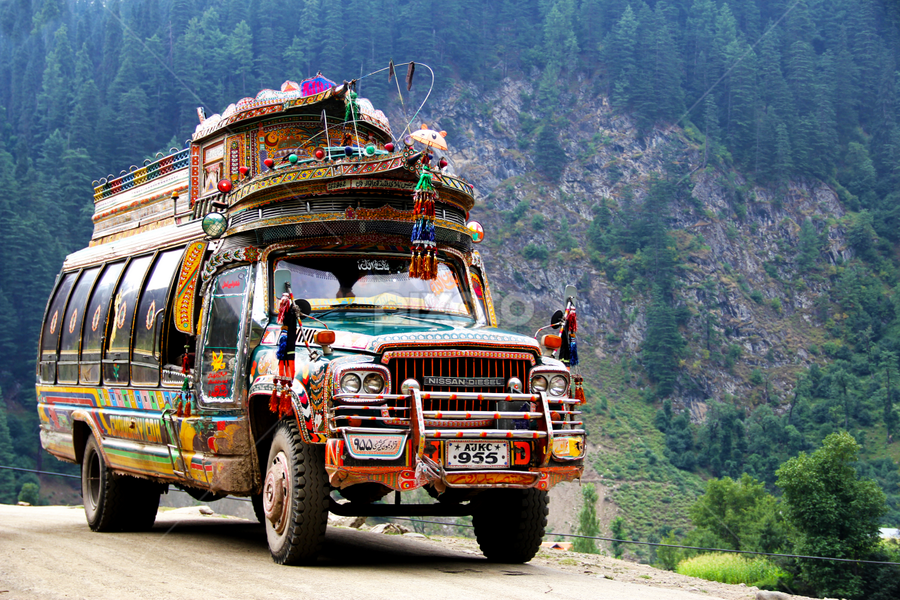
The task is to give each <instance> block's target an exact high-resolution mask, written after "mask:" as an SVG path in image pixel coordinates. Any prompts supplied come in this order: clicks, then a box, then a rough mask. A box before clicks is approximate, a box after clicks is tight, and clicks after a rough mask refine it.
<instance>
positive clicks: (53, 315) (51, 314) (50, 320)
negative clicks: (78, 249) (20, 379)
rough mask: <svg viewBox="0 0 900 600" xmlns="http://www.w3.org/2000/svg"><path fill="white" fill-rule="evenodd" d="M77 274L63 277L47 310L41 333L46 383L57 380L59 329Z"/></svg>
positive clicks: (42, 375)
mask: <svg viewBox="0 0 900 600" xmlns="http://www.w3.org/2000/svg"><path fill="white" fill-rule="evenodd" d="M77 275H78V273H67V274H66V275H65V277H63V280H62V282H61V283H60V284H59V287H57V288H56V293H55V294H54V295H53V302H51V303H50V310H48V311H47V316H46V320H45V321H44V331H43V333H42V334H41V381H43V382H44V383H55V382H56V350H57V343H58V342H59V330H60V329H62V326H63V320H64V319H65V317H64V312H65V309H66V300H68V298H69V292H70V291H71V290H72V284H73V283H74V282H75V277H76V276H77Z"/></svg>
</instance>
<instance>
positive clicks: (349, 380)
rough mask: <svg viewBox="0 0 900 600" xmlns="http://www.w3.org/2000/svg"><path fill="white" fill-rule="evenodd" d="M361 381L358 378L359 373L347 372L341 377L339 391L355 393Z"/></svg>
mask: <svg viewBox="0 0 900 600" xmlns="http://www.w3.org/2000/svg"><path fill="white" fill-rule="evenodd" d="M361 385H362V382H360V380H359V375H357V374H356V373H347V374H346V375H344V376H343V377H341V391H342V392H347V393H350V394H355V393H356V392H358V391H359V388H360V386H361Z"/></svg>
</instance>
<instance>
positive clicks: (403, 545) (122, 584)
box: [0, 505, 755, 600]
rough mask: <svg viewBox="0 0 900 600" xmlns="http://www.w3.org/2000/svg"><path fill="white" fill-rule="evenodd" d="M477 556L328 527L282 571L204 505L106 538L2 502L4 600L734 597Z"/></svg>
mask: <svg viewBox="0 0 900 600" xmlns="http://www.w3.org/2000/svg"><path fill="white" fill-rule="evenodd" d="M473 548H474V546H473V545H472V543H471V542H467V541H464V540H458V539H453V538H433V539H430V540H426V539H423V538H421V537H415V536H410V535H403V536H399V535H394V536H390V535H382V534H377V533H371V532H366V531H358V530H355V529H348V528H342V527H329V529H328V535H327V541H326V547H325V551H324V553H323V556H322V557H321V558H320V560H319V563H318V564H317V565H316V566H313V567H282V566H278V565H276V564H274V563H273V562H272V560H271V558H270V557H269V553H268V550H267V548H266V542H265V534H264V532H263V530H262V527H261V526H260V525H259V524H257V523H256V522H254V521H248V520H244V519H238V518H233V517H222V516H205V515H203V514H201V513H200V511H199V510H198V509H197V508H183V509H178V510H168V511H161V512H160V513H159V516H158V518H157V521H156V525H155V526H154V528H153V530H152V531H150V532H146V533H116V534H102V533H93V532H91V531H90V530H89V529H88V526H87V524H86V522H85V519H84V513H83V510H82V509H81V508H80V507H59V506H49V507H26V506H10V505H0V600H8V599H16V600H25V599H41V600H55V599H62V598H66V599H76V598H79V599H80V598H85V599H88V598H89V599H90V600H120V599H130V598H138V599H140V600H154V599H157V598H165V599H169V598H190V599H192V600H194V599H197V598H203V599H204V600H213V599H218V598H228V599H231V598H254V599H255V598H278V599H283V598H303V599H314V598H342V599H351V598H352V599H356V598H366V599H368V598H372V599H379V598H385V599H387V598H389V599H391V600H401V599H404V598H423V597H427V598H429V599H441V598H448V599H453V600H464V599H470V598H471V599H487V600H499V599H501V598H510V599H516V600H529V599H536V598H540V599H542V600H543V599H548V598H566V599H572V598H591V599H592V600H594V599H597V600H603V599H607V598H609V599H613V598H615V599H624V598H627V599H629V600H650V599H653V600H698V599H699V598H724V599H727V600H730V599H732V598H737V597H739V596H737V595H731V594H723V595H721V596H720V595H717V594H716V593H715V591H714V588H713V587H712V586H716V585H720V584H712V586H710V585H703V586H700V587H702V588H703V589H699V588H697V589H696V590H692V591H691V592H689V591H686V590H678V589H663V588H659V587H650V585H648V584H647V583H644V584H640V583H635V582H628V581H620V580H618V579H619V577H617V576H616V575H615V574H614V573H613V571H609V574H605V573H602V572H597V571H599V569H596V568H595V569H594V572H588V573H586V572H584V567H582V566H581V565H579V566H578V568H576V569H573V568H571V566H572V565H571V564H570V565H568V566H569V567H570V568H568V569H566V568H560V567H557V566H555V565H554V564H553V562H552V560H548V559H546V558H544V559H541V558H539V559H535V561H532V562H531V563H529V564H527V565H494V564H491V563H488V562H487V561H486V560H485V559H484V558H483V557H482V556H481V555H480V554H478V553H477V552H476V551H475V550H474V549H473ZM544 554H547V553H546V552H542V555H544ZM575 556H585V555H575ZM570 560H571V559H570ZM609 560H611V559H609ZM576 571H580V572H576ZM618 572H619V573H621V572H622V571H621V570H619V571H618ZM661 573H663V572H661ZM609 577H612V579H610V578H609ZM635 577H639V575H636V576H635ZM693 581H699V580H693ZM648 583H650V584H651V585H652V583H653V582H652V581H648ZM702 583H703V584H706V583H708V582H702ZM731 587H734V586H731ZM694 591H695V593H692V592H694ZM740 591H741V592H742V593H743V597H745V598H752V597H753V596H754V594H753V593H752V592H751V590H750V589H747V588H745V589H743V590H740ZM754 591H755V590H754Z"/></svg>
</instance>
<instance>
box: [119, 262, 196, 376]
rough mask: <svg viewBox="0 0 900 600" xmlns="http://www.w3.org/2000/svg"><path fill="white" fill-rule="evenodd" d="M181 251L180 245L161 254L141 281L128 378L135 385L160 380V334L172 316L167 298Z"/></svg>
mask: <svg viewBox="0 0 900 600" xmlns="http://www.w3.org/2000/svg"><path fill="white" fill-rule="evenodd" d="M183 253H184V248H179V249H178V250H169V251H168V252H163V253H162V254H160V255H159V258H157V259H156V265H155V266H154V267H153V271H152V272H151V273H150V277H148V278H147V283H146V284H144V291H143V292H142V293H141V300H140V303H139V304H138V309H137V315H136V317H135V319H136V322H135V325H134V354H133V355H132V357H131V361H132V362H131V379H132V381H133V382H134V383H135V384H137V385H158V384H159V360H158V357H159V356H161V355H162V348H161V346H162V334H163V332H164V331H165V326H166V321H167V320H170V319H171V316H170V314H169V313H168V312H166V311H167V309H166V298H167V296H168V292H169V288H170V287H171V285H172V278H173V277H174V276H175V271H176V270H177V269H178V266H179V265H180V264H181V255H182V254H183ZM154 339H155V340H156V342H155V343H154ZM154 352H155V354H156V356H154Z"/></svg>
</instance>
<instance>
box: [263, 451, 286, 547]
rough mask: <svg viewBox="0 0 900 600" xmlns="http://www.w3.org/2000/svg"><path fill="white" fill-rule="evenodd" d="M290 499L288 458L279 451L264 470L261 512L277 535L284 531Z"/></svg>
mask: <svg viewBox="0 0 900 600" xmlns="http://www.w3.org/2000/svg"><path fill="white" fill-rule="evenodd" d="M290 499H291V478H290V477H289V476H288V459H287V456H285V454H284V452H279V453H278V454H276V455H275V458H274V459H272V464H270V465H269V468H268V470H267V471H266V482H265V484H264V486H263V512H264V513H265V515H266V521H268V523H269V524H270V525H271V526H272V529H274V530H275V532H276V533H278V534H279V535H280V534H281V533H283V532H284V528H285V526H286V525H287V521H288V513H289V512H290V507H291V502H290Z"/></svg>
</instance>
